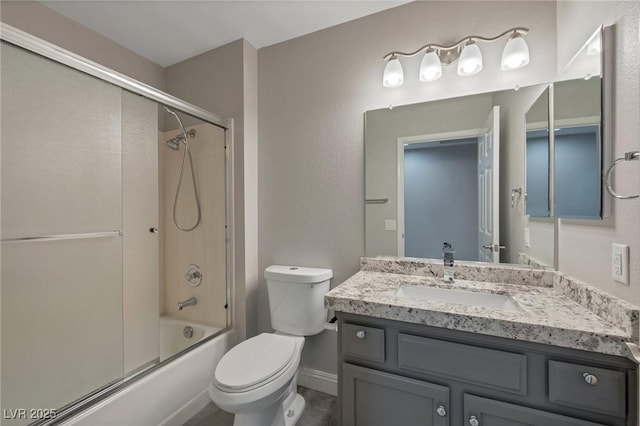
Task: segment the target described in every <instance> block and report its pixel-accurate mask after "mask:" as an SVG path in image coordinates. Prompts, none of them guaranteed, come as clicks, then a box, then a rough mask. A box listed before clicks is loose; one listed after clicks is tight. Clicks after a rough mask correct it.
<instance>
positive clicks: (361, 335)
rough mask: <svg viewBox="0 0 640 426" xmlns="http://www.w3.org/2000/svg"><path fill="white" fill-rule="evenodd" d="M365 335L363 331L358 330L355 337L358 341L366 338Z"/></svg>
mask: <svg viewBox="0 0 640 426" xmlns="http://www.w3.org/2000/svg"><path fill="white" fill-rule="evenodd" d="M366 335H367V332H366V331H364V330H358V331H357V332H356V337H357V338H358V339H364V336H366Z"/></svg>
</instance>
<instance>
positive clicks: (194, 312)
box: [158, 113, 227, 328]
mask: <svg viewBox="0 0 640 426" xmlns="http://www.w3.org/2000/svg"><path fill="white" fill-rule="evenodd" d="M179 114H180V115H181V118H183V117H184V115H183V114H181V113H179ZM171 119H172V117H171ZM169 123H171V124H173V123H172V122H171V121H170V119H167V120H166V122H165V124H169ZM191 129H194V130H195V131H196V136H195V137H194V138H191V137H190V138H189V148H190V150H191V156H192V158H193V166H194V169H195V171H196V182H197V187H198V194H199V197H200V205H201V221H200V224H199V225H198V226H197V227H196V228H195V229H194V230H193V231H189V232H185V231H181V230H179V229H178V228H177V227H176V225H175V223H174V221H173V203H174V199H175V195H176V187H177V185H178V179H179V176H180V167H181V165H182V159H183V155H184V150H185V146H184V144H183V143H181V144H180V151H174V150H172V149H170V148H168V147H167V146H166V144H165V142H166V141H167V140H169V139H171V138H174V137H176V136H178V135H179V134H180V133H181V132H180V131H179V130H171V131H166V132H160V133H159V140H158V158H159V169H160V170H161V174H160V182H159V184H160V203H161V206H162V209H161V212H160V223H161V226H160V241H161V246H162V248H161V256H162V257H161V262H160V264H161V267H162V273H161V276H162V281H161V289H160V294H161V296H160V297H161V300H160V313H161V315H166V316H170V317H173V318H180V319H183V320H188V321H192V322H196V323H200V324H205V325H209V326H215V327H218V328H224V327H226V325H227V309H226V305H227V294H226V260H227V259H226V254H225V250H226V246H225V241H226V240H225V231H226V227H225V213H226V211H225V148H224V143H225V135H224V130H223V129H221V128H219V127H216V126H213V125H211V124H198V125H194V126H188V125H187V126H186V130H187V131H189V130H191ZM184 167H185V168H184V172H183V178H182V185H181V190H180V196H179V198H178V204H177V208H176V216H177V220H178V223H179V224H180V226H182V227H183V228H185V227H186V228H190V227H192V226H193V225H194V224H195V221H196V217H197V216H196V215H197V213H196V203H195V198H194V192H193V183H192V180H191V166H190V163H189V160H188V157H187V161H186V162H185V165H184ZM191 264H195V265H198V267H200V270H201V271H202V282H201V283H200V285H199V286H198V287H191V286H190V285H189V283H187V281H186V279H185V271H186V268H187V266H188V265H191ZM190 297H196V298H197V299H198V303H197V304H196V305H193V306H186V307H184V308H183V309H182V310H178V307H177V303H178V301H183V300H186V299H189V298H190Z"/></svg>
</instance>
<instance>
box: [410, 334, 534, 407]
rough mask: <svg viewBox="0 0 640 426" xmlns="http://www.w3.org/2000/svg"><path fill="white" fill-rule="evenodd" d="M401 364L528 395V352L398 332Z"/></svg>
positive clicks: (424, 371)
mask: <svg viewBox="0 0 640 426" xmlns="http://www.w3.org/2000/svg"><path fill="white" fill-rule="evenodd" d="M398 367H400V368H403V369H407V370H411V371H417V372H420V373H425V374H429V375H432V376H438V377H444V378H447V379H454V380H458V381H461V382H467V383H474V384H478V385H482V386H485V387H490V388H494V389H498V390H501V391H506V392H511V393H516V394H520V395H526V393H527V357H526V355H522V354H517V353H512V352H505V351H498V350H494V349H486V348H481V347H477V346H470V345H465V344H461V343H452V342H447V341H444V340H436V339H429V338H426V337H418V336H412V335H409V334H403V333H399V334H398Z"/></svg>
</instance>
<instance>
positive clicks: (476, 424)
mask: <svg viewBox="0 0 640 426" xmlns="http://www.w3.org/2000/svg"><path fill="white" fill-rule="evenodd" d="M469 424H470V425H471V426H480V422H479V421H478V418H477V417H476V416H471V417H469Z"/></svg>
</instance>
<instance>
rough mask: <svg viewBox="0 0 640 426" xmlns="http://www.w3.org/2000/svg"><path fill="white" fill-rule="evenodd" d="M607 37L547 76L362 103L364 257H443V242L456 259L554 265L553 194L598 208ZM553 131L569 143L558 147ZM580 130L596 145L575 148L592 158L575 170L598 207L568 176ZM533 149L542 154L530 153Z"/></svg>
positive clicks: (566, 206) (565, 207)
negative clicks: (514, 86)
mask: <svg viewBox="0 0 640 426" xmlns="http://www.w3.org/2000/svg"><path fill="white" fill-rule="evenodd" d="M597 34H600V32H598V33H597ZM603 39H604V37H602V38H597V36H594V37H592V38H590V39H589V41H588V42H587V43H585V46H584V47H583V49H581V52H584V53H581V54H577V55H576V57H575V58H574V59H573V60H572V61H571V64H570V66H569V67H567V70H566V71H565V72H564V73H563V74H562V76H561V78H559V79H558V81H557V82H555V83H554V84H552V85H550V84H543V85H536V86H530V87H524V88H521V89H520V90H518V91H514V90H505V91H499V92H493V93H486V94H478V95H472V96H465V97H461V98H453V99H445V100H440V101H433V102H425V103H420V104H413V105H404V106H398V107H394V108H392V109H390V108H385V109H378V110H372V111H367V112H366V113H365V198H366V200H365V252H366V255H367V256H379V255H389V256H407V257H421V258H440V257H441V248H442V244H443V243H444V242H445V241H446V242H449V243H451V244H452V245H453V247H454V249H455V250H456V258H457V259H459V260H470V261H489V262H498V261H500V262H504V263H518V264H527V265H531V266H541V267H553V266H554V265H555V255H554V247H555V226H554V221H553V219H552V218H553V217H554V213H555V212H554V207H555V206H554V196H553V195H554V193H557V194H558V195H557V196H560V197H564V199H563V201H562V202H560V204H559V205H558V206H557V209H558V211H557V212H558V213H559V214H561V215H564V216H563V217H573V218H577V217H582V218H585V217H588V218H593V217H596V218H597V217H602V214H603V212H604V211H605V210H604V208H603V207H602V199H603V198H602V196H601V194H602V191H601V180H600V178H599V176H600V173H601V171H602V164H603V159H605V157H606V156H605V154H604V152H605V151H606V131H603V127H604V126H603V125H602V124H601V123H602V121H603V118H605V119H606V116H607V114H608V112H607V111H604V114H601V113H600V105H601V104H603V105H604V106H605V108H606V106H607V101H606V99H604V97H603V102H600V100H599V99H600V97H599V96H597V94H599V93H600V91H601V90H605V89H606V86H607V84H611V83H607V82H606V81H603V80H602V77H601V76H602V75H603V74H604V71H603V70H604V69H606V68H607V65H606V61H605V62H602V61H603V57H606V55H604V54H603V52H605V51H606V50H607V43H606V42H600V41H596V40H603ZM598 43H599V44H598ZM598 49H599V50H598ZM594 52H597V54H595V55H594V54H593V53H594ZM587 53H591V54H587ZM582 54H584V55H585V56H589V57H588V58H584V57H582ZM602 64H604V65H602ZM596 65H597V66H596ZM601 81H602V83H601ZM554 92H557V94H556V97H555V98H553V97H552V96H553V93H554ZM587 99H588V100H589V101H588V102H587V101H586V100H587ZM552 102H555V103H552ZM550 105H553V106H554V108H555V109H556V113H555V115H554V116H553V117H551V118H550V111H551V109H550ZM554 120H555V122H556V123H557V125H555V126H554V125H553V122H554ZM550 129H554V132H550ZM536 138H537V139H538V141H537V143H538V145H536V144H535V143H534V139H536ZM555 138H559V139H563V140H564V142H561V143H560V144H559V145H558V146H557V147H556V146H554V139H555ZM587 138H589V140H590V141H591V142H589V144H590V145H591V147H592V149H591V151H590V153H585V154H581V155H583V157H584V163H585V164H590V166H588V169H587V168H583V170H582V171H580V173H586V174H588V175H589V176H591V188H592V189H593V187H594V186H595V187H597V190H596V191H595V193H596V198H597V199H598V201H597V203H600V204H599V206H600V207H598V211H597V212H595V210H594V205H595V203H596V202H595V201H594V197H591V198H588V197H586V196H585V195H578V194H580V192H579V191H578V188H576V187H575V182H574V180H575V179H577V178H576V177H575V176H577V175H576V173H578V171H577V170H574V168H573V167H572V166H573V165H575V164H576V163H577V161H575V159H574V158H573V157H574V156H576V155H578V154H574V153H572V151H571V150H572V149H574V148H572V146H575V145H577V144H581V143H583V141H584V140H585V139H587ZM529 140H531V143H528V141H529ZM585 144H586V143H585ZM587 145H588V144H587ZM594 146H599V148H598V149H599V150H600V151H599V152H600V153H599V154H598V161H597V162H595V163H594V154H593V152H594V150H595V148H593V147H594ZM536 149H537V150H538V151H539V156H538V158H537V159H536V161H537V162H538V163H537V164H534V163H529V161H530V160H531V161H533V160H534V158H533V157H534V153H533V151H534V150H536ZM529 150H531V151H532V152H531V153H529ZM525 152H526V154H525ZM553 157H558V159H557V161H556V162H555V164H554V162H553ZM604 161H606V160H604ZM550 165H551V166H550ZM534 172H535V175H536V176H538V177H536V178H535V179H534V176H533V175H534ZM527 173H531V176H529V175H527ZM554 174H557V177H556V179H555V181H554ZM593 176H596V180H597V182H595V181H594V179H593ZM580 179H582V178H580ZM584 179H585V180H586V178H584ZM572 185H574V186H573V187H572ZM583 186H586V185H583ZM580 189H582V188H580ZM591 192H592V193H593V192H594V191H592V190H591ZM567 194H568V195H567ZM576 199H577V200H578V201H579V203H577V204H581V205H580V206H576V202H575V200H576ZM587 199H588V202H587ZM555 200H556V201H557V197H556V198H555ZM586 206H588V209H590V210H587V208H586ZM578 207H580V208H585V210H584V211H588V213H586V214H581V213H576V211H577V210H575V209H576V208H578ZM594 212H595V214H594ZM487 237H488V238H489V239H488V240H487Z"/></svg>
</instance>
